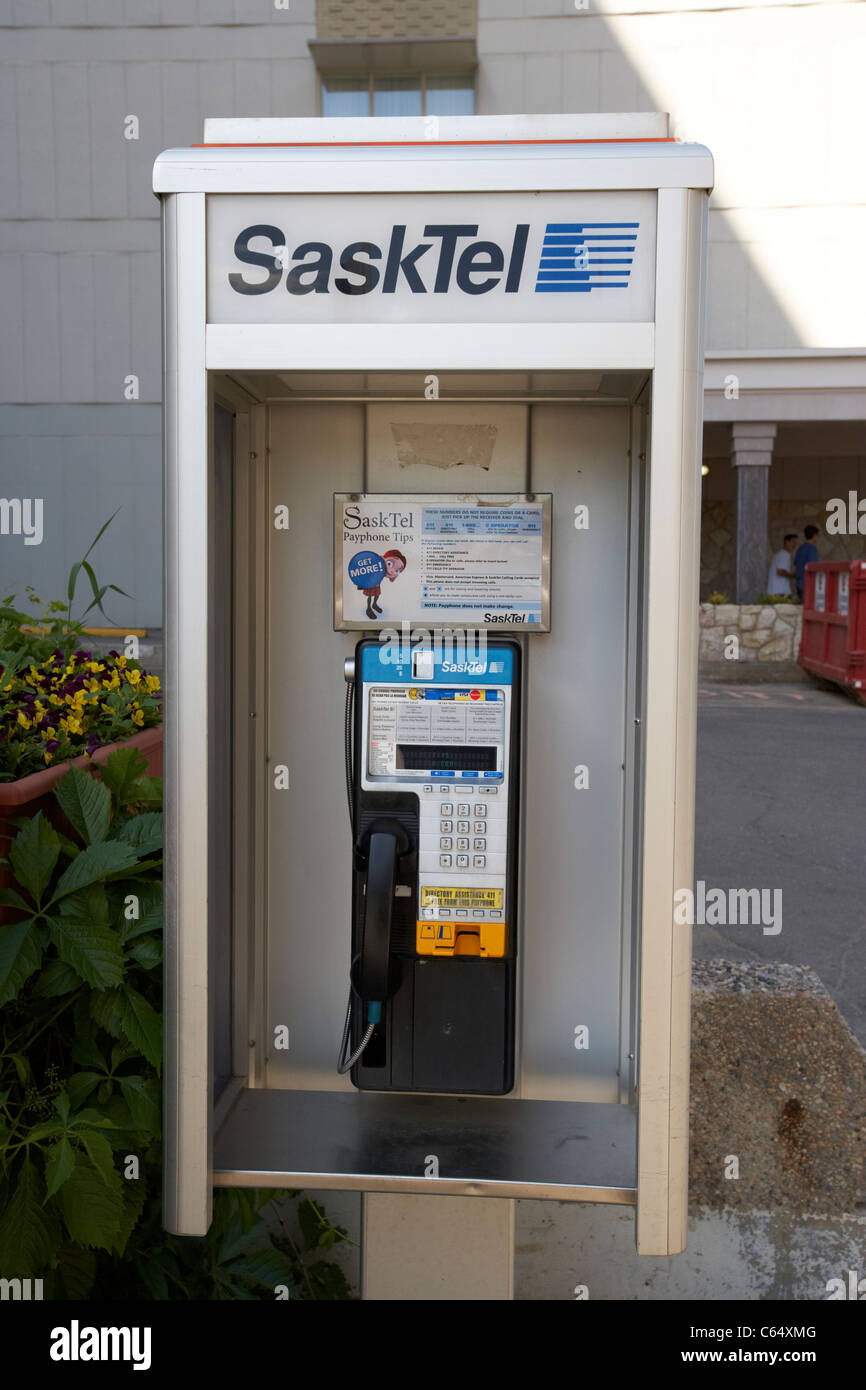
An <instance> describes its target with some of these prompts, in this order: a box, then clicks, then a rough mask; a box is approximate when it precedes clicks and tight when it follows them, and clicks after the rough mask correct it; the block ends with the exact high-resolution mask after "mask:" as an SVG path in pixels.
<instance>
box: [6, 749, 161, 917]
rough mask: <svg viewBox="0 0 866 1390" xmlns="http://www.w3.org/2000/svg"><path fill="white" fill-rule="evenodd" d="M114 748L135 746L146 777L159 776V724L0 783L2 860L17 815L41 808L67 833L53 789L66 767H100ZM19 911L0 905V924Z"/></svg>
mask: <svg viewBox="0 0 866 1390" xmlns="http://www.w3.org/2000/svg"><path fill="white" fill-rule="evenodd" d="M117 748H137V749H138V751H139V752H140V753H141V754H142V756H143V757H144V758H146V759H147V773H148V776H150V777H161V776H162V725H160V726H159V727H158V728H156V729H143V730H142V732H141V733H140V734H133V736H132V738H126V739H121V741H120V742H119V743H109V744H107V745H106V747H105V748H97V750H96V752H95V753H94V754H93V757H92V758H85V757H80V758H73V759H72V760H71V761H70V762H65V763H58V764H57V766H56V767H46V768H45V770H44V771H43V772H32V773H31V774H30V776H29V777H21V778H19V780H18V781H17V782H0V855H2V856H3V858H4V859H5V858H6V856H7V855H8V854H9V845H10V843H11V841H12V840H13V839H14V838H15V835H16V834H17V830H16V827H15V826H14V825H12V824H11V821H12V820H13V819H14V818H15V817H17V816H35V815H36V813H37V811H41V812H42V814H43V815H44V816H45V818H46V820H49V821H50V822H51V824H52V825H53V826H54V827H55V829H56V830H59V831H61V832H62V834H64V835H71V834H72V833H73V832H72V826H71V825H70V824H69V822H68V820H67V819H66V817H65V816H64V814H63V812H62V811H61V809H60V806H59V804H58V802H57V801H56V800H55V798H54V796H53V795H52V793H53V791H54V788H55V787H56V786H57V783H58V782H59V781H60V779H61V778H62V777H64V776H65V775H66V772H67V771H68V769H69V768H70V767H73V766H74V767H86V768H89V769H90V770H91V771H94V769H95V768H97V767H100V766H104V764H105V763H106V762H107V761H108V755H109V753H113V752H114V751H115V749H117ZM12 884H13V879H12V875H11V874H10V872H9V870H8V869H6V868H4V867H2V866H0V888H9V887H11V886H12ZM20 918H21V914H20V912H16V911H15V909H14V908H8V907H3V906H2V905H0V926H2V925H3V924H4V923H6V922H11V921H19V920H20Z"/></svg>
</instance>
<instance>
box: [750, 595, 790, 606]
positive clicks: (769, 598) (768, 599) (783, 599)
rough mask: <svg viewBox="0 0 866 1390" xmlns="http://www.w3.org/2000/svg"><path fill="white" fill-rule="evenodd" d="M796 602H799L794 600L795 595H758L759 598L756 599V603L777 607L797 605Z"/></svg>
mask: <svg viewBox="0 0 866 1390" xmlns="http://www.w3.org/2000/svg"><path fill="white" fill-rule="evenodd" d="M796 602H797V600H796V599H795V598H794V596H793V594H758V595H757V597H756V598H755V603H763V604H767V603H770V604H774V605H775V604H779V603H796Z"/></svg>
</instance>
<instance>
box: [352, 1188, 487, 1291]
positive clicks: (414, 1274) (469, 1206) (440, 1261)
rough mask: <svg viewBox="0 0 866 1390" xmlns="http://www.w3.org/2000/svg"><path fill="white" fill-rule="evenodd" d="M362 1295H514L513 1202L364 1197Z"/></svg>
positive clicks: (379, 1194) (394, 1194)
mask: <svg viewBox="0 0 866 1390" xmlns="http://www.w3.org/2000/svg"><path fill="white" fill-rule="evenodd" d="M361 1231H362V1236H361V1290H362V1297H363V1298H364V1299H365V1300H367V1301H369V1300H382V1299H385V1300H387V1299H392V1300H402V1301H406V1300H408V1301H412V1302H421V1303H427V1302H436V1301H439V1300H448V1299H459V1300H461V1301H473V1300H488V1301H489V1300H496V1301H503V1300H508V1299H511V1298H513V1297H514V1202H513V1201H511V1200H510V1199H508V1198H505V1197H421V1196H413V1195H411V1194H408V1195H407V1194H404V1193H399V1192H367V1193H365V1194H364V1206H363V1219H362V1224H361Z"/></svg>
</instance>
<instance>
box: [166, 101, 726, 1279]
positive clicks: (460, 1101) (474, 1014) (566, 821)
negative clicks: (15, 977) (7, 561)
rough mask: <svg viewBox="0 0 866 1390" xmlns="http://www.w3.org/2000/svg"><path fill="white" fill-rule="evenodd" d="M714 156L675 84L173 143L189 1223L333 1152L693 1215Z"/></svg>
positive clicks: (659, 1227) (175, 909) (173, 1033)
mask: <svg viewBox="0 0 866 1390" xmlns="http://www.w3.org/2000/svg"><path fill="white" fill-rule="evenodd" d="M712 179H713V171H712V160H711V157H710V154H709V153H708V151H707V150H706V149H704V148H703V147H701V146H697V145H689V144H682V143H680V142H677V141H673V140H670V139H668V138H667V122H666V118H665V117H662V116H653V115H629V116H568V117H529V116H515V117H496V118H480V117H478V118H465V119H464V118H454V119H445V118H443V119H441V120H438V121H431V120H425V119H420V118H419V119H417V120H415V119H408V120H402V119H401V120H375V121H374V120H370V121H364V120H352V121H342V120H317V121H312V120H309V121H308V120H259V121H254V120H226V121H221V120H214V121H208V122H207V123H206V128H205V143H204V144H202V145H200V146H194V147H193V148H191V149H184V150H170V151H167V152H166V153H164V154H162V155H161V156H160V157H159V158H158V160H157V162H156V166H155V171H154V188H155V191H156V192H157V194H158V195H159V196H160V197H161V200H162V212H163V264H164V324H165V330H164V332H165V343H164V349H165V507H166V604H167V607H166V739H167V756H166V806H167V817H168V836H167V843H168V846H169V849H168V852H167V861H166V876H167V879H166V882H167V893H166V903H167V917H166V942H167V949H166V1021H167V1043H166V1083H165V1085H166V1090H165V1100H166V1174H165V1192H166V1206H165V1210H166V1224H167V1225H168V1226H169V1228H170V1229H172V1230H174V1231H178V1232H182V1233H187V1234H201V1233H203V1232H204V1231H205V1230H206V1229H207V1227H208V1225H209V1222H210V1204H211V1193H212V1187H213V1185H214V1184H217V1185H225V1186H231V1185H235V1186H243V1185H246V1186H256V1187H289V1188H296V1187H312V1188H328V1187H330V1188H338V1189H340V1188H342V1189H356V1190H360V1191H364V1192H402V1193H424V1194H439V1193H451V1194H457V1195H480V1196H490V1197H497V1196H500V1197H542V1198H556V1199H559V1200H573V1201H592V1202H614V1203H622V1204H626V1205H636V1207H637V1240H638V1249H639V1251H641V1252H642V1253H646V1254H669V1253H676V1252H678V1251H679V1250H681V1249H683V1248H684V1244H685V1230H686V1180H687V1148H688V1061H689V1048H688V1035H689V993H690V956H691V942H690V935H689V928H688V927H684V926H682V925H678V924H676V923H675V921H674V901H675V894H676V892H677V890H678V889H680V888H683V887H688V886H690V885H691V882H692V842H693V805H694V749H695V704H696V669H697V661H696V651H697V624H696V615H695V604H696V596H697V587H698V557H699V497H700V447H699V443H700V426H701V381H702V371H703V348H702V323H703V293H704V289H703V286H704V260H705V242H706V218H707V203H708V192H709V189H710V187H711V185H712ZM347 998H348V1001H349V1007H348V1012H347ZM341 1036H342V1046H341ZM338 1063H339V1065H338Z"/></svg>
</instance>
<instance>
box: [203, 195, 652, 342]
mask: <svg viewBox="0 0 866 1390" xmlns="http://www.w3.org/2000/svg"><path fill="white" fill-rule="evenodd" d="M654 265H655V194H654V193H648V192H645V191H635V192H629V193H623V192H607V193H600V192H595V191H594V192H591V193H581V194H574V193H531V194H526V193H473V194H466V193H450V194H446V193H440V194H423V193H408V194H400V195H399V196H398V195H395V194H379V195H365V194H351V195H348V196H346V197H336V196H332V195H329V194H320V195H317V196H316V197H309V196H304V195H296V196H292V195H289V194H281V195H275V196H268V197H255V198H250V197H249V196H246V197H219V198H212V199H210V200H209V202H208V320H209V322H211V323H405V322H422V323H424V322H445V323H485V322H487V323H496V322H535V323H539V322H542V323H543V322H595V323H600V322H607V323H638V322H645V323H649V322H651V321H652V318H653V273H654Z"/></svg>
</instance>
